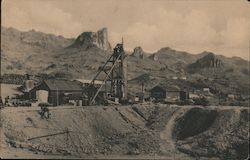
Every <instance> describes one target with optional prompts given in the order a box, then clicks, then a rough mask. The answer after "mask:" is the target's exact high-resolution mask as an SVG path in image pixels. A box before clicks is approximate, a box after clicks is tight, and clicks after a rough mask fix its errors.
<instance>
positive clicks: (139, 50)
mask: <svg viewBox="0 0 250 160" xmlns="http://www.w3.org/2000/svg"><path fill="white" fill-rule="evenodd" d="M132 56H134V57H137V58H141V59H144V58H145V53H144V51H143V50H142V48H141V47H135V49H134V51H133V53H132Z"/></svg>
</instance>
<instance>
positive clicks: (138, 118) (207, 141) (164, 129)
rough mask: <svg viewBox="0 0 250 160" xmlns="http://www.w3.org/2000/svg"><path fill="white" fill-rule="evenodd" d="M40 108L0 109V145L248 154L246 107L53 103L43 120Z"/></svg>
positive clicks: (101, 152)
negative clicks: (47, 116)
mask: <svg viewBox="0 0 250 160" xmlns="http://www.w3.org/2000/svg"><path fill="white" fill-rule="evenodd" d="M38 110H39V109H35V108H22V109H16V110H14V109H12V108H4V109H3V110H1V123H0V124H1V145H2V146H1V149H3V150H5V151H6V150H8V149H11V150H13V149H14V150H23V151H25V152H30V153H32V154H34V155H47V156H51V158H53V155H63V156H64V157H65V156H66V157H67V156H68V157H75V158H83V157H88V156H89V157H91V156H92V157H93V156H97V157H98V156H100V157H102V156H113V155H126V156H139V157H140V156H141V157H145V156H146V157H147V156H149V157H156V156H160V157H168V158H169V157H170V158H173V159H194V158H202V157H203V158H208V159H209V158H218V159H245V158H246V157H247V156H248V145H249V142H248V139H249V134H248V131H249V123H248V117H249V109H248V108H240V107H234V108H233V107H193V106H182V107H180V106H167V105H159V104H151V105H133V106H85V107H79V108H76V107H60V108H51V110H50V113H51V117H50V118H49V119H42V118H41V116H40V115H39V114H38ZM57 133H59V134H58V135H54V136H47V137H46V136H45V137H42V136H43V135H53V134H57ZM60 133H61V134H60ZM39 136H40V138H34V137H39ZM0 152H1V156H3V157H7V158H8V157H9V158H13V155H14V153H11V152H5V153H3V151H0ZM22 158H27V157H22Z"/></svg>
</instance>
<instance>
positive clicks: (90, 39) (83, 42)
mask: <svg viewBox="0 0 250 160" xmlns="http://www.w3.org/2000/svg"><path fill="white" fill-rule="evenodd" d="M72 46H74V47H79V48H82V49H88V48H91V47H94V46H96V47H98V48H100V49H102V50H105V51H106V50H111V45H110V43H109V41H108V29H107V28H102V29H101V30H98V31H97V32H83V33H82V34H81V35H79V36H78V37H77V39H76V40H75V43H74V44H73V45H72Z"/></svg>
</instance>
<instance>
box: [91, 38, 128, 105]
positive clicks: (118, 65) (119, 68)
mask: <svg viewBox="0 0 250 160" xmlns="http://www.w3.org/2000/svg"><path fill="white" fill-rule="evenodd" d="M103 75H104V76H103ZM95 81H102V84H101V85H100V86H99V87H96V85H95ZM88 96H89V100H90V105H91V104H95V103H96V102H97V100H98V101H99V102H101V103H103V102H110V103H123V102H126V100H127V61H126V59H125V52H124V49H123V40H122V43H118V44H117V45H116V47H115V48H114V50H113V53H112V55H111V56H110V57H109V59H108V60H107V61H106V62H105V63H104V65H103V66H101V67H99V69H98V72H97V74H96V75H95V77H94V78H93V80H92V81H91V83H90V85H89V87H88Z"/></svg>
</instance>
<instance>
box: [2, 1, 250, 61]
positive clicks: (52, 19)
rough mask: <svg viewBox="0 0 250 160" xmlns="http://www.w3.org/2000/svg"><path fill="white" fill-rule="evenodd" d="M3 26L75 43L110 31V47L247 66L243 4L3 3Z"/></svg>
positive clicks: (248, 12) (248, 11)
mask: <svg viewBox="0 0 250 160" xmlns="http://www.w3.org/2000/svg"><path fill="white" fill-rule="evenodd" d="M1 7H2V8H1V9H2V14H1V16H2V17H1V18H2V26H5V27H13V28H16V29H19V30H21V31H28V30H31V29H35V30H37V31H41V32H45V33H53V34H56V35H62V36H64V37H67V38H76V37H77V36H78V35H80V34H81V33H82V32H84V31H97V30H99V29H101V28H103V27H107V28H108V36H109V41H110V42H111V45H112V46H113V47H114V46H115V44H116V43H118V42H121V39H122V37H123V39H124V47H125V49H126V50H133V48H135V47H137V46H141V47H142V48H143V50H144V51H147V52H156V51H157V50H159V49H160V48H163V47H171V48H174V49H176V50H182V51H188V52H190V53H193V54H197V53H201V52H203V51H211V52H215V53H216V54H221V55H225V56H228V57H232V56H239V57H242V58H244V59H248V60H249V43H250V40H249V37H250V21H249V18H250V3H249V2H248V1H247V0H2V4H1Z"/></svg>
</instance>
